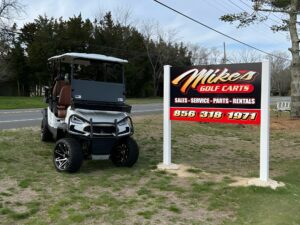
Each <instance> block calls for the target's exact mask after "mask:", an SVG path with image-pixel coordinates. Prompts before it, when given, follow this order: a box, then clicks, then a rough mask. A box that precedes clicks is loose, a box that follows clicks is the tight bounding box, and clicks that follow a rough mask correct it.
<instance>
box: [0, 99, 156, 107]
mask: <svg viewBox="0 0 300 225" xmlns="http://www.w3.org/2000/svg"><path fill="white" fill-rule="evenodd" d="M126 103H127V104H130V105H131V104H151V103H162V98H129V99H127V101H126ZM45 106H46V104H45V103H44V102H43V97H10V96H9V97H7V96H0V110H1V109H32V108H43V107H45Z"/></svg>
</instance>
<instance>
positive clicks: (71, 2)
mask: <svg viewBox="0 0 300 225" xmlns="http://www.w3.org/2000/svg"><path fill="white" fill-rule="evenodd" d="M161 1H162V2H163V3H165V4H167V5H169V6H171V7H173V8H175V9H177V10H179V11H181V12H183V13H185V14H188V15H189V16H191V17H193V18H195V19H197V20H199V21H201V22H203V23H205V24H207V25H209V26H212V27H213V28H215V29H217V30H220V31H222V32H224V33H226V34H228V35H231V36H233V37H235V38H237V39H239V40H241V41H243V42H246V43H248V44H250V45H253V46H255V47H257V48H260V49H262V50H264V51H268V52H272V51H286V52H287V49H288V47H289V45H290V41H289V38H288V36H289V35H288V33H286V32H280V33H273V32H272V31H271V30H270V29H269V28H268V26H270V25H271V24H274V23H275V22H277V21H279V18H278V17H281V16H280V15H277V16H278V17H276V16H274V15H271V17H270V18H271V20H268V21H266V22H264V23H261V24H257V25H252V26H250V27H248V28H243V29H236V27H235V26H234V25H230V24H227V23H224V22H222V21H220V20H219V17H220V16H221V15H223V14H225V13H232V12H241V11H242V9H243V10H247V11H249V12H250V11H251V9H250V8H249V7H248V6H247V4H248V5H250V0H239V1H237V0H161ZM22 3H23V4H24V5H25V6H26V7H25V11H26V15H25V16H22V19H19V20H18V21H17V23H18V24H19V26H21V25H22V24H24V23H26V22H30V21H32V20H33V19H34V18H36V17H37V16H38V15H40V14H42V15H43V14H46V15H48V16H52V17H55V18H58V17H61V16H63V18H65V19H67V18H68V17H70V16H73V15H78V14H79V13H81V14H82V16H83V17H84V18H90V19H94V18H95V17H96V16H97V15H99V14H100V13H101V12H105V11H113V12H116V10H117V9H118V8H120V7H121V8H127V9H130V11H131V12H132V18H133V19H134V21H135V22H136V23H137V24H140V23H142V21H157V22H159V24H160V25H161V26H162V27H163V28H164V29H176V30H177V31H178V40H179V41H184V42H190V43H193V44H199V45H200V46H203V47H208V48H210V47H217V48H218V49H219V50H222V45H223V42H224V41H225V42H226V44H227V49H228V51H233V50H239V49H244V48H245V47H244V46H242V45H240V44H237V43H235V42H234V41H232V40H229V39H227V38H225V37H223V36H221V35H219V34H217V33H215V32H213V31H210V30H208V29H207V28H204V27H202V26H200V25H197V24H195V23H194V22H192V21H189V20H187V19H186V18H183V17H182V16H180V15H177V14H175V13H174V12H172V11H169V10H168V9H166V8H164V7H162V6H160V5H158V4H157V3H155V2H154V1H153V0H43V1H41V0H22Z"/></svg>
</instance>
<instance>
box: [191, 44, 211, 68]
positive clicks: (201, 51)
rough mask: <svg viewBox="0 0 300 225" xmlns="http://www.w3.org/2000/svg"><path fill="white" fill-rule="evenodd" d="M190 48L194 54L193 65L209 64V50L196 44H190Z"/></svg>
mask: <svg viewBox="0 0 300 225" xmlns="http://www.w3.org/2000/svg"><path fill="white" fill-rule="evenodd" d="M188 48H189V50H190V52H191V53H192V64H193V65H207V64H208V63H209V54H210V51H209V49H207V48H205V47H201V46H199V45H196V44H189V45H188Z"/></svg>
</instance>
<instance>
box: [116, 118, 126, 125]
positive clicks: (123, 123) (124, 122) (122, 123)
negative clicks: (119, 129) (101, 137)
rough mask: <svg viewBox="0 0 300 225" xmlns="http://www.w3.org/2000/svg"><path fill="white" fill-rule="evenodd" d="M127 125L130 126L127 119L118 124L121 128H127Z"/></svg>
mask: <svg viewBox="0 0 300 225" xmlns="http://www.w3.org/2000/svg"><path fill="white" fill-rule="evenodd" d="M127 124H128V118H126V119H124V120H121V121H120V122H119V123H118V125H119V126H125V125H127Z"/></svg>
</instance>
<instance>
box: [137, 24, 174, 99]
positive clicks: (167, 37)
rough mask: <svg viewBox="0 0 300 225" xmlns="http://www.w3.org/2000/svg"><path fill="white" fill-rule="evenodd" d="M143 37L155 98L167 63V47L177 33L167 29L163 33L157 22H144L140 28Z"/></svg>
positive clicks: (168, 55)
mask: <svg viewBox="0 0 300 225" xmlns="http://www.w3.org/2000/svg"><path fill="white" fill-rule="evenodd" d="M141 31H142V33H143V35H144V45H145V48H146V53H147V57H148V59H149V62H150V65H151V68H152V81H153V82H152V83H153V90H154V93H153V94H154V96H157V94H158V90H159V82H160V80H161V78H162V75H163V65H164V63H165V62H168V61H169V58H168V57H170V54H168V50H169V48H168V45H170V44H172V43H173V42H175V41H176V35H177V31H176V30H174V29H169V30H167V31H165V30H164V29H162V28H161V27H160V26H159V24H158V23H157V22H153V21H144V22H143V24H142V27H141Z"/></svg>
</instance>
